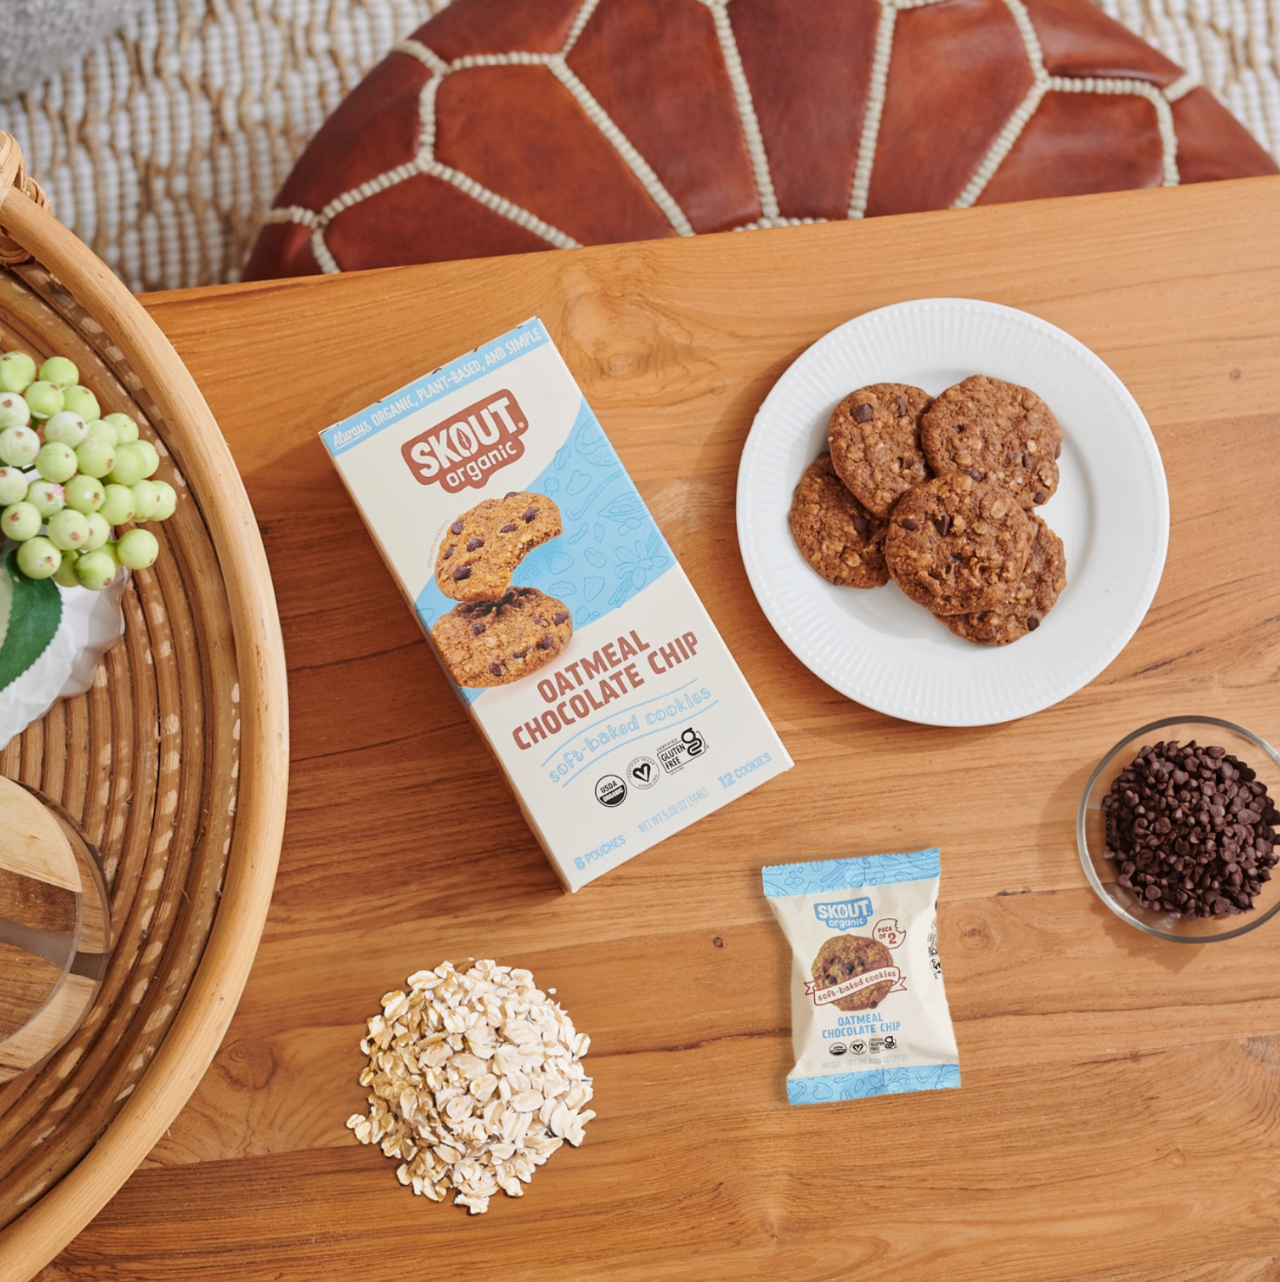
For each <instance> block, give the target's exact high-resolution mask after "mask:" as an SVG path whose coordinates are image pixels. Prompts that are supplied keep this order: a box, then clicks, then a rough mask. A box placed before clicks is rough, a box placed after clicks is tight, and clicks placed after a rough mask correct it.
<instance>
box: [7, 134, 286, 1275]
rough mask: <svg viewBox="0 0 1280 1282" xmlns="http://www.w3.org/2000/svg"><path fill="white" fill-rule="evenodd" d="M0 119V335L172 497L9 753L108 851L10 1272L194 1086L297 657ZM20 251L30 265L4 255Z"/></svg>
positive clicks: (77, 1224) (212, 483)
mask: <svg viewBox="0 0 1280 1282" xmlns="http://www.w3.org/2000/svg"><path fill="white" fill-rule="evenodd" d="M41 202H42V198H41V197H40V194H39V190H38V188H35V186H34V184H32V183H31V182H30V181H29V180H28V179H27V178H26V176H25V174H24V173H23V170H22V159H21V156H20V154H19V153H18V149H17V145H16V144H15V143H14V142H13V140H12V139H11V138H10V137H9V136H8V135H7V134H0V228H2V229H3V233H4V234H5V235H7V237H8V238H9V239H8V240H0V261H7V262H8V264H9V265H8V266H6V267H3V268H0V335H2V342H3V346H4V347H5V348H12V347H15V346H17V347H22V348H24V349H25V350H28V351H30V352H32V353H33V354H35V355H36V356H37V359H38V360H39V359H43V358H44V357H45V356H47V355H51V354H53V353H55V352H56V353H61V354H63V355H66V356H69V357H70V358H71V359H72V360H73V361H75V362H76V364H77V366H78V367H79V368H80V370H81V378H82V381H83V382H84V383H85V384H87V385H88V386H89V387H91V388H92V389H93V390H94V391H95V393H96V394H97V396H98V399H99V400H100V401H101V403H102V405H103V407H104V409H112V410H123V411H125V412H127V413H129V414H131V415H133V416H134V417H135V418H136V419H137V420H138V423H139V425H140V427H141V429H142V431H143V433H144V434H145V435H146V436H147V437H148V438H149V439H151V440H153V441H154V442H155V444H156V447H157V449H158V450H159V451H160V453H161V456H162V464H161V469H160V473H159V475H160V476H162V477H164V478H165V479H167V480H169V481H171V483H172V484H173V485H174V486H175V487H176V488H177V489H178V491H179V495H180V502H179V505H178V510H177V513H176V514H175V515H174V517H173V518H172V519H171V520H169V521H167V522H166V523H165V524H164V525H163V526H152V527H151V528H152V529H153V530H154V531H155V532H156V533H157V535H158V537H159V539H160V542H161V554H160V559H159V561H158V562H157V564H156V565H155V567H154V568H153V569H152V570H147V571H143V572H141V573H138V574H135V575H134V576H133V580H132V584H131V586H130V588H129V591H128V593H127V596H126V599H125V636H124V639H123V641H122V642H121V643H120V644H118V645H117V646H116V647H115V648H114V649H113V650H112V651H111V652H110V653H109V654H108V655H107V658H106V661H105V663H104V665H103V666H102V668H100V669H99V673H98V678H97V680H96V681H95V683H94V685H93V688H92V689H91V690H90V691H89V692H88V693H87V694H85V695H81V696H79V697H78V698H75V699H70V700H65V701H63V702H61V703H59V704H57V705H55V707H54V708H53V709H52V710H51V711H50V712H49V713H48V715H47V716H45V717H44V719H43V720H42V721H40V722H37V723H36V724H34V725H32V726H31V727H29V728H28V729H27V731H26V732H25V733H24V734H23V735H21V736H20V738H19V739H17V740H15V741H13V742H12V743H11V744H10V745H9V746H8V748H6V749H5V750H4V751H3V752H0V773H3V774H5V775H7V776H9V777H10V778H12V779H15V780H17V781H18V782H19V783H22V784H24V785H26V786H27V787H28V788H30V789H31V790H32V791H34V792H36V793H38V794H40V795H41V796H43V797H44V798H45V799H46V800H47V801H48V802H49V803H50V804H51V806H52V807H53V808H54V810H55V811H56V812H57V813H59V814H60V815H61V816H62V818H63V819H64V820H65V821H67V822H69V823H70V825H71V826H72V827H73V828H74V829H75V830H76V831H77V832H79V833H80V834H81V835H82V836H83V838H84V839H85V840H86V841H88V842H89V843H90V844H91V845H92V846H94V847H96V848H97V849H98V851H100V853H101V857H102V862H103V868H104V871H105V874H106V877H107V882H108V885H109V887H110V892H111V911H112V932H113V937H114V951H113V953H112V956H111V960H110V964H109V967H108V970H107V973H106V977H105V980H104V983H103V986H102V989H101V991H100V993H99V995H98V997H97V1000H96V1002H95V1004H94V1006H93V1008H92V1009H91V1011H90V1012H89V1015H88V1017H87V1018H86V1020H85V1022H84V1024H83V1025H82V1026H81V1027H80V1028H79V1030H78V1031H77V1032H76V1033H75V1034H74V1036H73V1037H72V1039H71V1040H70V1041H69V1042H68V1043H67V1045H66V1046H64V1047H63V1048H62V1049H61V1050H59V1051H57V1052H56V1053H55V1054H54V1055H53V1056H52V1057H51V1058H50V1059H48V1060H47V1061H45V1063H44V1064H42V1065H41V1066H39V1067H38V1068H36V1069H33V1070H31V1071H30V1072H28V1073H27V1074H25V1075H24V1076H23V1077H21V1078H18V1079H16V1080H14V1081H13V1082H11V1083H9V1084H8V1085H7V1086H5V1087H3V1088H0V1276H3V1277H4V1278H6V1279H8V1278H26V1277H29V1276H31V1275H32V1274H34V1273H35V1272H37V1271H38V1270H39V1269H40V1268H42V1267H43V1265H44V1264H45V1263H47V1262H48V1261H49V1260H51V1259H52V1258H53V1257H54V1256H55V1255H56V1254H57V1253H58V1251H60V1250H61V1249H62V1248H63V1247H64V1246H65V1245H66V1244H67V1243H68V1242H69V1241H70V1240H71V1239H72V1238H73V1237H74V1236H75V1235H76V1233H78V1232H79V1231H80V1229H81V1228H83V1227H84V1225H85V1224H86V1223H88V1221H89V1220H90V1219H91V1218H92V1217H93V1216H94V1215H95V1214H96V1213H97V1212H98V1211H99V1210H100V1209H101V1207H102V1206H103V1205H104V1204H105V1203H106V1201H107V1200H108V1199H109V1198H110V1197H111V1196H112V1194H113V1193H114V1192H115V1191H116V1190H117V1189H118V1188H119V1187H120V1185H121V1184H123V1183H124V1181H125V1180H126V1179H127V1178H128V1177H129V1175H130V1174H132V1172H133V1171H134V1169H135V1168H136V1167H137V1165H138V1163H139V1162H140V1161H141V1160H142V1159H143V1158H144V1157H145V1156H146V1154H147V1152H148V1151H149V1149H150V1148H151V1146H152V1145H153V1144H154V1143H155V1141H156V1140H157V1139H158V1138H159V1136H160V1135H161V1134H162V1133H163V1131H164V1130H165V1128H166V1127H167V1126H168V1125H169V1123H170V1122H171V1121H172V1120H173V1118H174V1117H175V1116H176V1115H177V1113H178V1111H179V1109H181V1107H182V1106H183V1104H184V1103H185V1102H186V1100H187V1098H188V1097H189V1095H190V1094H191V1091H192V1090H193V1089H194V1087H195V1085H196V1083H197V1082H198V1081H199V1080H200V1077H201V1075H202V1074H203V1072H204V1070H205V1068H206V1067H207V1066H208V1064H209V1061H210V1060H211V1059H212V1057H213V1054H214V1052H215V1051H216V1049H217V1047H218V1044H219V1042H220V1041H221V1040H222V1036H223V1034H224V1032H225V1031H226V1027H227V1024H228V1022H229V1021H230V1019H231V1015H232V1013H233V1012H234V1010H235V1007H236V1003H237V1001H238V1000H239V997H240V993H241V990H242V989H243V987H244V982H245V979H246V977H247V976H248V972H249V967H250V964H251V963H252V960H253V955H254V951H255V949H256V947H257V944H258V940H259V938H260V936H261V934H262V927H263V923H264V921H265V919H266V913H267V906H268V903H269V900H270V897H271V889H272V885H273V882H274V879H275V870H276V862H277V859H278V856H279V850H280V839H281V835H282V832H283V828H284V815H285V801H286V787H287V780H288V723H287V698H286V687H285V663H284V649H283V645H282V642H281V638H280V625H279V620H278V617H277V614H276V604H275V598H274V595H273V593H272V588H271V578H270V574H269V572H268V569H267V562H266V557H265V554H264V552H263V548H262V542H261V539H260V538H259V535H258V527H257V523H256V522H255V520H254V516H253V511H252V509H251V508H250V506H249V501H248V498H247V496H246V495H245V492H244V487H243V486H242V484H241V482H240V478H239V475H238V474H237V472H236V468H235V464H234V463H233V461H232V459H231V455H230V453H229V451H228V450H227V447H226V444H225V442H224V441H223V439H222V436H221V434H220V432H219V431H218V427H217V424H216V423H215V422H214V419H213V416H212V415H211V414H210V412H209V408H208V406H207V405H206V404H205V402H204V399H203V397H202V396H201V395H200V392H199V390H198V389H197V387H196V385H195V383H194V381H193V380H192V378H191V376H190V374H189V373H188V372H187V370H186V368H185V367H184V366H183V364H182V362H181V361H180V360H179V358H178V356H177V353H176V352H175V351H174V350H173V348H172V346H170V344H169V342H168V341H167V340H166V339H165V337H164V335H163V334H162V333H161V332H160V330H159V329H158V328H157V326H156V325H155V323H154V322H153V321H152V320H151V319H150V317H149V316H148V315H147V314H146V313H145V312H144V311H143V309H142V307H141V306H139V304H138V303H137V301H136V300H135V299H134V298H133V297H132V295H130V294H129V293H128V291H127V290H126V289H125V288H124V287H123V285H121V284H120V282H119V281H118V280H117V279H116V278H115V277H114V276H113V275H112V274H111V272H110V271H109V270H108V269H107V267H106V266H105V264H103V263H102V262H101V261H100V260H99V259H98V258H96V257H95V256H94V255H93V254H92V253H90V251H89V250H88V249H86V248H85V246H84V245H83V244H82V243H81V242H80V241H78V240H77V239H76V238H75V237H74V236H73V235H72V234H71V233H70V232H68V231H67V230H66V229H65V228H63V227H62V226H61V225H60V224H59V223H58V222H56V221H55V220H54V218H53V217H52V215H51V214H50V213H49V212H48V211H47V210H46V209H45V208H42V207H41ZM20 257H26V258H27V261H26V262H17V263H15V262H13V260H14V259H15V258H20Z"/></svg>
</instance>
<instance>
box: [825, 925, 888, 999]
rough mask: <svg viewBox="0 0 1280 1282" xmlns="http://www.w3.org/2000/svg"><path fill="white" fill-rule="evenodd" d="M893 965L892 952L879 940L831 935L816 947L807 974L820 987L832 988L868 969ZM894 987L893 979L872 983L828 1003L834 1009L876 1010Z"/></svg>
mask: <svg viewBox="0 0 1280 1282" xmlns="http://www.w3.org/2000/svg"><path fill="white" fill-rule="evenodd" d="M892 965H893V954H892V953H891V952H890V951H889V950H888V949H887V948H886V947H885V946H884V945H883V944H882V943H881V942H880V941H879V940H878V939H868V938H867V937H866V936H865V935H832V936H831V938H830V939H828V940H827V941H826V943H824V944H823V945H822V947H821V948H820V949H819V950H818V955H817V956H816V957H815V958H814V959H813V966H812V967H811V968H810V973H811V974H812V975H813V978H814V982H815V983H816V984H817V985H818V988H819V989H823V988H834V987H835V986H836V985H837V984H843V983H844V982H845V981H846V980H849V979H853V978H854V977H855V976H857V975H865V974H866V973H867V972H868V971H869V970H882V969H883V968H884V967H886V966H892ZM892 988H893V980H891V979H886V980H885V981H884V983H882V984H872V985H871V987H870V988H864V989H862V990H861V991H860V992H856V993H850V994H849V996H848V997H837V998H836V1000H835V1001H834V1002H832V1003H831V1004H832V1005H833V1006H834V1007H835V1008H836V1009H837V1010H875V1008H876V1007H877V1006H879V1005H880V1003H881V1002H882V1001H884V999H885V998H886V997H888V996H889V992H890V990H891V989H892Z"/></svg>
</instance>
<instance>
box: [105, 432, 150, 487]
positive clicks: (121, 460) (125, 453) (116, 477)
mask: <svg viewBox="0 0 1280 1282" xmlns="http://www.w3.org/2000/svg"><path fill="white" fill-rule="evenodd" d="M141 444H142V442H141V441H134V442H133V444H131V445H117V446H116V465H115V467H113V468H112V469H111V472H110V475H109V476H108V477H107V480H109V481H112V482H114V483H115V484H116V485H137V483H138V482H139V481H140V480H142V478H143V477H144V476H146V475H147V456H146V454H145V453H144V452H143V451H142V449H141V448H140V447H141Z"/></svg>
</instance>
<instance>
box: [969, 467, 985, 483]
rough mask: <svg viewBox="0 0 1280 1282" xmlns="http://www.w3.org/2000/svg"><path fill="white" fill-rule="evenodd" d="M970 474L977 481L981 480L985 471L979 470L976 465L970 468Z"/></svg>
mask: <svg viewBox="0 0 1280 1282" xmlns="http://www.w3.org/2000/svg"><path fill="white" fill-rule="evenodd" d="M969 475H970V477H971V478H972V479H973V480H975V481H980V480H982V477H983V473H981V472H979V471H978V469H977V468H976V467H971V468H970V469H969Z"/></svg>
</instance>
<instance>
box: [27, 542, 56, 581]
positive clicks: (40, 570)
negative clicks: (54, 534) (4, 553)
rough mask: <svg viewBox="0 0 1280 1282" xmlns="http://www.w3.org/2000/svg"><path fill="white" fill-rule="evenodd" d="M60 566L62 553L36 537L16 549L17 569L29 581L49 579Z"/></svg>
mask: <svg viewBox="0 0 1280 1282" xmlns="http://www.w3.org/2000/svg"><path fill="white" fill-rule="evenodd" d="M61 564H62V553H61V552H59V551H58V549H57V548H56V547H54V546H53V544H52V543H50V542H49V540H48V539H45V538H41V537H40V536H38V535H37V537H36V538H34V539H28V540H27V541H26V542H25V543H24V544H23V545H22V546H21V547H20V548H19V549H18V569H20V570H21V571H22V573H23V574H25V575H26V576H27V578H29V579H51V578H53V576H54V575H55V574H57V572H58V566H60V565H61Z"/></svg>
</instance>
